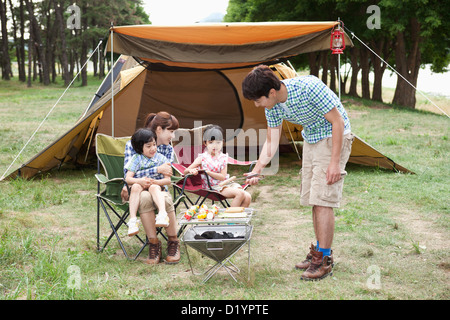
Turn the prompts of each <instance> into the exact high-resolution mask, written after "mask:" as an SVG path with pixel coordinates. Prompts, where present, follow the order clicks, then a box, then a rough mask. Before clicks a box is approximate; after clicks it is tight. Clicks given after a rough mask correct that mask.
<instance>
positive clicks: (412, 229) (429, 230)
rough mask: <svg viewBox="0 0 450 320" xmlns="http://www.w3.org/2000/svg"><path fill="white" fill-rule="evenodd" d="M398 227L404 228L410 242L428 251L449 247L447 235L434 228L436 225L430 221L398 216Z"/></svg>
mask: <svg viewBox="0 0 450 320" xmlns="http://www.w3.org/2000/svg"><path fill="white" fill-rule="evenodd" d="M396 220H397V221H399V224H400V226H399V227H403V228H406V229H407V230H408V231H409V233H410V234H411V240H412V241H415V242H418V243H419V245H420V246H422V247H423V248H426V249H428V250H440V249H442V248H449V247H450V240H449V238H448V235H447V234H445V233H444V231H441V230H440V228H438V227H437V226H436V223H435V222H433V221H430V220H424V219H422V218H420V217H417V216H415V215H414V213H411V212H409V213H407V214H401V215H398V216H397V218H396Z"/></svg>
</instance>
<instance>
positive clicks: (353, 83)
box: [348, 47, 360, 97]
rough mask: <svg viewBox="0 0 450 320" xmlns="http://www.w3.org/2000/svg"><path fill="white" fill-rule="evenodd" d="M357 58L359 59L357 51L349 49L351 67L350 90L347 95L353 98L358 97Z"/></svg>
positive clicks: (356, 49) (354, 48)
mask: <svg viewBox="0 0 450 320" xmlns="http://www.w3.org/2000/svg"><path fill="white" fill-rule="evenodd" d="M358 57H359V49H358V48H356V47H353V48H351V49H350V63H351V66H352V78H351V79H350V89H349V92H348V94H349V95H351V96H353V97H358V91H357V86H358V73H359V69H360V66H359V64H358Z"/></svg>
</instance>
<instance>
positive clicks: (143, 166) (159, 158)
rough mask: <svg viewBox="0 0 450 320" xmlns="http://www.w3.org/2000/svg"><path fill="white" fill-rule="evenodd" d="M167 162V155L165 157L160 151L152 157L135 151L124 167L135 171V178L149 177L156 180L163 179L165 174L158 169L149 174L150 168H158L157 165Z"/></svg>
mask: <svg viewBox="0 0 450 320" xmlns="http://www.w3.org/2000/svg"><path fill="white" fill-rule="evenodd" d="M166 162H167V159H166V157H164V156H163V155H162V154H160V153H158V152H157V153H156V154H155V155H154V156H153V157H152V158H147V157H146V156H144V155H143V154H137V153H135V154H134V155H133V156H132V157H131V159H130V161H128V162H127V164H126V165H125V166H124V168H125V169H127V171H131V172H134V177H135V178H143V177H148V178H152V179H156V180H161V179H163V178H164V175H162V174H161V173H158V172H156V170H155V172H156V173H153V174H149V173H148V170H149V169H152V168H155V169H156V168H157V167H159V166H160V165H162V164H164V163H166Z"/></svg>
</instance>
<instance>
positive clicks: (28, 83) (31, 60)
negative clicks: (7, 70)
mask: <svg viewBox="0 0 450 320" xmlns="http://www.w3.org/2000/svg"><path fill="white" fill-rule="evenodd" d="M31 50H33V37H32V35H31V32H30V33H29V39H28V82H27V87H28V88H29V87H31V66H32V64H33V55H32V54H31Z"/></svg>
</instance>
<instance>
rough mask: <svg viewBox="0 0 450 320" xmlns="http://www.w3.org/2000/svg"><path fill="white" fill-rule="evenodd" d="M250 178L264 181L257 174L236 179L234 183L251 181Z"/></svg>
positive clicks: (262, 177)
mask: <svg viewBox="0 0 450 320" xmlns="http://www.w3.org/2000/svg"><path fill="white" fill-rule="evenodd" d="M251 178H258V179H259V180H261V179H264V176H263V175H261V174H259V173H252V174H249V175H248V176H246V177H240V178H236V179H235V181H236V180H237V181H246V180H248V179H251Z"/></svg>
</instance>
